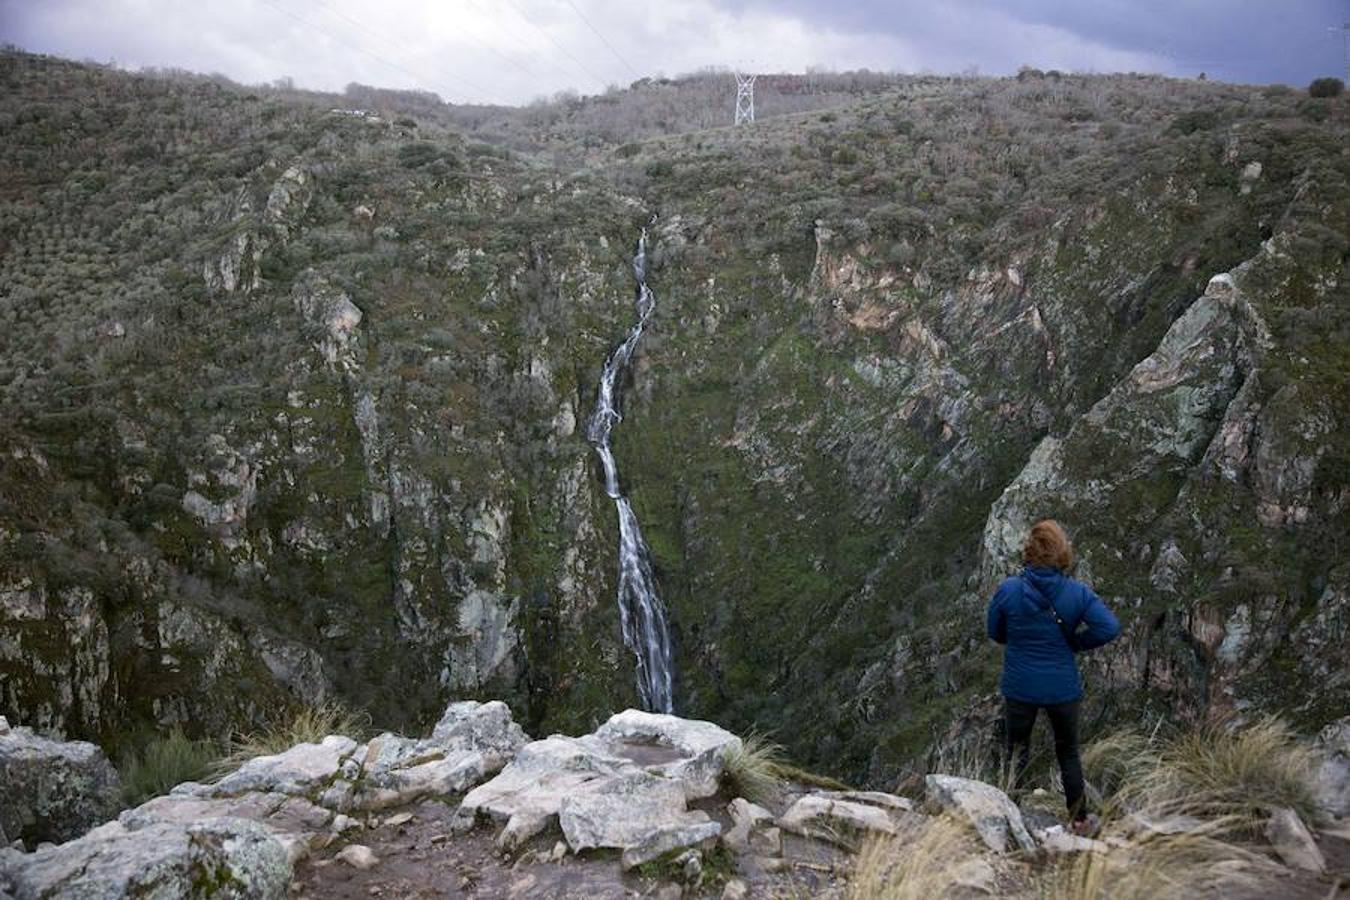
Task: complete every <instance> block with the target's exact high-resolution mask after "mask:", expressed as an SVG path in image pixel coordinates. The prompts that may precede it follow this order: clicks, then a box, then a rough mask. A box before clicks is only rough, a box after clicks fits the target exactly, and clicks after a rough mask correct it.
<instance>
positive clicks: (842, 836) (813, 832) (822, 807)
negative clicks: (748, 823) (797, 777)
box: [778, 794, 905, 847]
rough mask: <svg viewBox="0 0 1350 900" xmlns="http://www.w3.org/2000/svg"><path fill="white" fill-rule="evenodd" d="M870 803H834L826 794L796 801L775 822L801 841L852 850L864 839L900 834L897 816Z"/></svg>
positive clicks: (842, 801)
mask: <svg viewBox="0 0 1350 900" xmlns="http://www.w3.org/2000/svg"><path fill="white" fill-rule="evenodd" d="M904 812H905V811H904V810H891V809H887V808H885V807H881V806H874V805H872V804H869V803H859V802H857V801H854V800H840V799H835V798H834V797H833V796H830V795H829V794H807V795H806V796H804V797H799V798H797V800H796V802H794V803H793V804H792V805H791V806H790V807H788V810H787V812H785V813H783V815H782V816H780V817H779V819H778V827H779V828H782V829H783V830H784V831H790V832H792V833H793V834H799V835H801V836H802V837H809V838H814V839H816V840H822V841H828V842H830V843H832V844H839V845H840V846H844V847H852V846H854V845H855V844H856V843H857V842H858V840H859V838H861V837H864V836H866V835H893V834H898V833H899V831H900V821H899V818H898V815H897V813H900V814H903V813H904Z"/></svg>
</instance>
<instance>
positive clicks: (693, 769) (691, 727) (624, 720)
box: [595, 709, 742, 800]
mask: <svg viewBox="0 0 1350 900" xmlns="http://www.w3.org/2000/svg"><path fill="white" fill-rule="evenodd" d="M595 737H596V738H598V739H599V740H601V741H603V742H605V743H606V744H609V745H610V746H611V747H613V748H615V750H616V751H617V752H618V753H620V754H621V755H626V754H625V748H629V747H631V748H640V747H643V746H651V747H657V748H663V749H667V750H670V751H672V755H673V757H674V758H672V759H670V760H665V761H652V762H649V763H647V765H646V768H647V770H648V771H650V772H655V773H657V774H660V775H664V776H666V777H667V778H674V779H676V780H678V781H680V782H682V783H683V784H684V788H685V794H686V796H687V797H688V798H689V799H690V800H699V799H702V798H704V797H711V796H712V795H713V794H716V793H717V789H718V787H719V785H720V783H721V779H722V771H723V769H724V768H725V765H726V758H727V756H728V755H730V754H732V753H738V752H740V750H741V746H742V744H741V739H740V738H738V737H736V735H734V734H732V733H731V732H729V731H727V730H725V729H723V728H720V727H718V726H717V725H714V724H713V723H712V722H704V721H701V720H698V719H681V718H680V717H679V716H671V715H665V714H663V713H649V712H643V711H641V710H637V709H628V710H624V711H623V712H621V713H617V714H616V715H613V716H611V717H610V719H609V721H608V722H606V723H605V724H603V725H601V726H600V727H599V728H598V729H596V731H595Z"/></svg>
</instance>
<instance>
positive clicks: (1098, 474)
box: [0, 50, 1350, 788]
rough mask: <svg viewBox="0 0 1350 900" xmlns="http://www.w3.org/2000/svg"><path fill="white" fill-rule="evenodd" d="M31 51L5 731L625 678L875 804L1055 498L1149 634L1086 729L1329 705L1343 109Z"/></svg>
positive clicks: (518, 704) (130, 733)
mask: <svg viewBox="0 0 1350 900" xmlns="http://www.w3.org/2000/svg"><path fill="white" fill-rule="evenodd" d="M0 84H2V85H3V87H4V91H3V96H0V128H2V129H3V132H4V133H5V135H6V139H5V140H4V141H3V142H0V171H3V179H0V182H2V183H3V192H2V193H0V459H3V461H4V465H3V469H2V470H0V715H4V716H7V717H8V718H9V720H10V721H11V722H13V723H15V724H16V725H19V724H21V725H24V726H30V727H33V728H35V729H38V730H40V731H43V732H46V733H52V734H59V735H62V736H65V737H69V738H81V739H89V740H95V741H97V742H98V743H100V745H102V746H103V747H105V748H106V749H107V750H108V751H109V752H110V754H112V755H113V756H114V758H116V757H119V756H120V755H121V754H122V753H124V752H130V751H134V750H137V749H139V748H141V747H143V746H145V745H147V744H148V743H150V742H152V741H153V740H155V739H156V738H157V737H159V736H162V735H164V734H167V733H169V732H170V731H171V730H172V729H174V728H179V729H181V730H183V731H184V733H185V734H187V735H189V736H190V737H192V738H201V739H206V740H217V741H222V740H225V739H227V738H229V737H230V736H231V735H233V734H237V733H240V732H249V731H252V730H254V729H257V728H260V727H263V726H264V725H266V724H267V723H268V722H270V721H273V720H275V719H276V718H277V717H279V716H283V715H285V714H287V713H289V712H291V711H293V710H295V709H299V708H314V707H321V706H324V705H325V704H340V705H341V706H343V707H345V708H349V709H352V710H355V711H359V712H361V713H364V714H366V715H369V716H370V718H371V720H372V723H371V724H372V727H373V728H376V729H384V728H388V729H391V730H398V731H401V732H402V733H404V734H425V733H428V732H429V731H430V729H431V728H432V726H433V725H434V724H435V722H436V721H437V719H438V717H439V716H440V715H441V714H442V713H443V712H444V710H445V709H446V707H447V704H448V703H449V702H451V701H458V700H465V701H467V700H478V701H489V700H502V701H505V702H507V703H508V704H509V705H510V708H511V710H512V713H513V715H514V716H515V720H516V721H518V722H519V723H520V725H521V727H522V728H524V730H525V731H526V732H527V733H529V734H531V735H548V734H553V733H567V734H577V735H580V734H587V733H590V732H591V731H593V730H594V728H595V727H597V726H598V725H599V724H600V723H602V722H604V721H606V720H607V719H608V718H609V717H610V716H611V715H612V714H613V713H615V712H617V711H619V710H622V709H625V708H627V707H630V706H631V707H637V706H644V705H645V706H648V707H650V708H651V709H655V710H668V709H675V710H678V711H679V712H680V713H681V715H687V716H690V717H695V718H700V719H708V720H712V721H715V722H717V723H718V725H720V726H721V727H723V728H726V729H728V730H730V731H731V732H734V733H736V734H741V735H744V734H749V733H751V732H754V731H760V732H769V733H772V734H773V735H774V738H775V740H777V741H779V742H780V743H782V744H784V745H785V746H786V747H787V751H788V753H789V754H790V756H791V757H792V758H793V759H794V760H796V761H798V762H800V763H801V764H803V765H809V766H812V767H814V768H815V769H817V770H819V771H822V772H825V773H827V774H829V775H832V776H834V777H837V778H841V779H845V780H847V781H848V782H849V783H851V784H855V785H858V786H883V787H886V788H889V787H890V786H893V785H894V784H896V783H898V782H899V781H901V780H902V779H904V778H907V777H911V776H921V775H923V774H925V773H927V772H928V771H930V769H929V768H928V764H929V763H930V762H931V761H932V760H933V759H935V758H937V757H938V756H939V755H943V754H946V755H947V756H948V757H950V756H951V755H952V754H956V753H960V752H962V751H963V748H965V749H969V750H971V752H975V751H977V750H978V748H979V746H980V743H981V742H982V741H986V742H987V741H988V740H989V738H990V735H991V734H992V730H991V728H990V723H991V720H992V718H993V717H994V715H995V710H996V707H997V696H996V692H997V687H996V678H997V669H998V664H999V658H998V655H997V651H996V650H995V648H994V647H993V646H992V645H990V644H989V643H988V642H987V641H986V640H985V638H984V635H983V633H982V630H981V627H982V614H983V607H984V604H985V602H986V601H987V599H988V596H989V592H990V591H991V590H992V588H993V586H994V585H995V584H996V583H997V581H998V579H999V578H1001V577H1002V576H1003V575H1004V574H1006V573H1007V572H1008V571H1009V570H1010V569H1011V568H1013V567H1015V566H1016V562H1017V561H1016V555H1017V552H1016V551H1017V542H1018V540H1019V534H1020V533H1021V531H1022V530H1023V529H1024V527H1025V525H1026V524H1027V523H1028V522H1029V521H1031V520H1032V519H1034V518H1036V517H1039V516H1054V517H1057V518H1059V519H1060V520H1061V521H1063V522H1064V523H1065V525H1066V527H1067V528H1068V529H1069V531H1070V533H1071V534H1072V536H1073V537H1074V540H1075V543H1076V546H1077V549H1078V551H1079V556H1080V560H1081V561H1080V568H1079V575H1080V576H1081V577H1082V578H1084V580H1087V581H1088V582H1090V583H1091V584H1093V586H1094V588H1095V589H1096V590H1097V591H1098V593H1100V594H1101V596H1102V597H1103V598H1104V600H1105V601H1106V602H1107V603H1108V605H1110V606H1111V607H1112V609H1114V610H1115V611H1116V612H1117V614H1118V615H1119V617H1120V619H1121V621H1122V623H1123V625H1124V629H1125V630H1124V635H1123V637H1122V638H1121V640H1120V641H1118V642H1117V643H1116V644H1113V645H1112V646H1111V647H1110V648H1108V650H1107V651H1106V652H1103V653H1101V654H1099V655H1097V656H1095V657H1094V658H1093V660H1092V662H1091V663H1090V665H1089V666H1088V667H1087V668H1088V671H1087V672H1086V678H1087V679H1088V682H1089V688H1088V690H1089V696H1090V698H1091V700H1090V702H1089V708H1085V711H1084V722H1085V728H1088V729H1091V730H1092V731H1093V733H1100V732H1105V731H1107V730H1110V729H1111V728H1113V727H1115V726H1118V725H1122V724H1140V723H1142V724H1145V725H1151V724H1156V723H1157V722H1159V721H1168V722H1195V721H1199V720H1201V719H1203V718H1205V717H1207V716H1210V715H1219V714H1222V715H1228V716H1234V717H1237V718H1239V719H1248V718H1252V717H1256V716H1259V715H1260V714H1262V713H1264V712H1279V713H1281V714H1282V715H1284V716H1285V717H1287V718H1288V719H1289V720H1290V722H1291V723H1292V725H1293V726H1294V727H1295V728H1296V729H1297V730H1298V731H1300V732H1301V733H1304V734H1312V733H1315V732H1317V731H1319V730H1320V729H1322V728H1323V727H1324V726H1326V725H1327V724H1328V723H1331V722H1334V721H1336V720H1337V719H1339V718H1340V717H1341V716H1343V715H1344V714H1345V710H1346V709H1347V707H1350V668H1348V667H1347V663H1346V660H1345V655H1344V653H1343V652H1341V646H1342V644H1343V638H1344V636H1345V633H1346V627H1347V626H1346V622H1347V596H1348V595H1350V549H1347V543H1346V540H1347V535H1350V427H1347V420H1348V419H1350V403H1348V402H1347V397H1350V375H1347V371H1346V367H1345V360H1346V359H1347V358H1350V312H1347V311H1348V310H1350V302H1348V298H1347V293H1346V292H1347V279H1346V269H1345V267H1346V260H1347V238H1346V235H1347V233H1350V218H1348V217H1350V158H1347V155H1346V152H1345V146H1346V137H1347V133H1346V132H1347V107H1346V100H1345V98H1344V97H1339V98H1338V97H1331V98H1312V97H1308V96H1306V94H1305V92H1303V91H1301V90H1294V89H1290V88H1279V87H1271V86H1268V87H1257V86H1246V85H1231V84H1223V83H1220V82H1212V81H1199V80H1189V79H1172V78H1162V77H1158V76H1146V75H1063V74H1061V73H1054V74H1051V73H1035V72H1030V73H1027V74H1026V75H1025V77H1015V78H940V77H936V76H880V75H876V74H875V73H844V74H839V75H824V74H822V75H820V76H818V77H817V76H813V77H812V79H810V80H805V79H801V78H797V79H796V80H794V77H792V76H783V77H782V78H781V79H775V78H770V77H766V78H763V79H761V82H760V83H759V85H758V87H757V90H758V91H759V92H760V93H759V95H758V97H757V103H758V109H759V112H760V118H759V121H757V122H755V123H754V124H753V126H751V127H742V128H731V127H724V128H723V127H718V128H707V127H703V126H701V125H698V126H697V127H696V124H695V123H697V122H698V121H700V120H699V118H698V117H699V116H700V115H702V112H701V111H702V110H703V109H704V107H705V106H706V102H707V98H708V97H709V96H711V95H713V94H714V93H715V91H717V90H719V88H718V87H717V85H718V84H720V82H719V81H717V78H716V76H714V75H700V76H691V77H689V78H682V79H653V80H650V81H643V82H638V83H635V84H634V85H632V86H630V87H629V88H626V89H623V90H620V91H616V92H615V93H614V94H613V95H606V96H601V97H593V98H584V99H566V98H564V99H561V100H559V101H557V102H555V103H549V104H542V105H539V106H536V107H531V108H522V109H513V108H496V107H452V106H446V105H444V104H431V103H429V102H428V101H427V98H426V97H422V96H418V95H411V96H409V95H407V94H406V93H400V92H379V91H375V90H373V89H367V90H366V91H365V92H363V93H362V97H363V98H364V99H362V101H361V102H362V103H363V104H365V105H366V106H369V107H370V109H368V110H366V113H367V114H365V115H351V114H346V113H344V112H342V111H343V110H349V109H350V107H352V106H353V105H355V101H353V100H351V99H350V98H344V97H342V96H337V95H330V94H319V93H310V92H304V91H297V90H289V89H281V88H250V87H246V86H241V85H236V84H231V83H229V82H226V81H222V80H220V79H214V78H210V77H206V76H191V75H188V74H185V73H159V74H154V73H148V74H142V75H136V74H132V73H128V72H124V71H119V70H117V69H114V68H110V67H105V66H98V65H89V64H80V63H73V62H69V61H64V60H59V59H55V58H52V57H43V56H36V55H32V54H26V53H22V52H19V51H14V50H6V51H4V52H3V53H2V54H0ZM776 102H777V103H780V104H781V105H780V107H779V112H778V113H775V106H774V104H775V103H776ZM363 108H364V107H363ZM334 110H338V112H334ZM656 209H659V210H661V211H662V216H661V218H660V219H658V220H656V221H652V220H651V218H650V212H651V210H656ZM644 227H645V229H646V231H645V232H641V233H643V234H644V237H643V239H641V240H640V241H639V243H638V247H637V258H636V260H635V259H634V258H633V256H632V250H631V247H632V238H633V235H634V234H635V233H639V232H640V230H641V229H643V228H644ZM635 276H636V282H637V286H636V290H635V293H636V300H637V309H636V315H637V321H636V323H634V321H633V315H634V310H633V307H632V305H631V304H630V303H629V302H628V298H629V297H630V296H633V295H632V294H630V291H633V290H634V288H633V281H634V277H635ZM649 280H650V282H651V283H652V284H654V285H656V286H657V287H658V288H659V291H660V298H661V302H660V304H657V303H656V302H655V298H654V296H653V295H652V294H651V292H650V291H649V289H648V287H647V284H648V281H649ZM618 335H626V338H625V339H624V340H623V341H622V342H621V343H620V344H619V345H618V347H617V348H616V347H615V346H614V343H613V342H614V339H615V337H616V336H618ZM600 360H604V364H603V366H597V362H598V361H600ZM621 394H622V404H620V395H621ZM620 408H622V414H623V423H622V426H623V427H622V428H621V429H619V430H618V431H617V432H616V431H615V430H614V429H615V428H616V426H617V423H618V413H619V411H620ZM591 410H593V412H592V414H591V415H590V416H589V417H588V416H587V411H591ZM616 434H617V435H619V437H616V438H615V439H614V440H613V442H612V443H611V437H612V436H613V435H616ZM597 458H598V459H599V461H600V466H599V468H600V469H601V472H602V477H601V478H598V477H597V476H596V468H597V467H596V459H597ZM620 471H621V472H622V473H623V476H624V480H623V482H622V483H620V480H619V472H620ZM639 521H640V522H641V529H639V527H638V522H639ZM616 533H617V534H618V535H619V540H618V542H617V544H616V542H615V541H614V539H613V535H615V534H616ZM658 585H659V595H658V590H657V586H658ZM616 598H617V599H618V602H617V603H616V602H615V601H616ZM635 654H636V655H637V659H638V661H639V662H637V663H635V659H634V656H635ZM635 676H636V677H635Z"/></svg>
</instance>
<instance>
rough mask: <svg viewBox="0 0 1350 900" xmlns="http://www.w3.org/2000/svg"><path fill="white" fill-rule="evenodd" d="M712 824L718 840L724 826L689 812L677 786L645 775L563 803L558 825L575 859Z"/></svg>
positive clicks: (592, 789) (608, 781) (605, 782)
mask: <svg viewBox="0 0 1350 900" xmlns="http://www.w3.org/2000/svg"><path fill="white" fill-rule="evenodd" d="M709 824H711V826H712V835H713V836H714V837H716V836H717V835H718V834H719V833H720V832H721V830H722V827H721V825H719V824H717V823H716V822H711V823H710V822H709V820H708V816H707V815H706V814H704V813H701V812H690V811H688V810H686V808H685V800H684V789H683V787H682V786H681V785H680V783H679V782H678V781H672V780H671V779H669V778H663V777H662V776H660V775H653V774H652V773H650V772H645V771H641V770H639V771H636V772H632V773H628V774H624V775H621V776H618V777H616V778H612V779H606V780H603V781H600V782H597V783H595V784H593V785H592V786H591V787H590V789H588V790H586V791H583V792H581V793H578V794H576V795H574V796H570V797H564V798H563V801H562V804H561V805H560V806H559V808H558V825H559V826H560V827H561V828H562V832H563V837H565V838H566V839H567V844H568V846H569V847H571V848H572V852H573V853H580V852H581V851H583V850H591V849H595V848H600V847H608V848H614V849H620V850H622V849H626V848H631V847H636V846H639V845H644V844H646V843H648V842H649V841H650V840H651V839H652V836H653V835H654V834H657V833H660V832H669V833H676V832H679V830H680V829H686V828H694V827H702V828H704V829H705V830H706V826H708V825H709ZM699 840H702V838H700V839H699ZM667 849H669V848H667ZM644 861H645V860H644Z"/></svg>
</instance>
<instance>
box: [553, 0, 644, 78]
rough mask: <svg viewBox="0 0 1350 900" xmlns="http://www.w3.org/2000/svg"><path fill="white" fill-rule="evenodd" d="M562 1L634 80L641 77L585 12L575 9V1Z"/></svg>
mask: <svg viewBox="0 0 1350 900" xmlns="http://www.w3.org/2000/svg"><path fill="white" fill-rule="evenodd" d="M563 2H564V3H566V4H567V5H568V6H570V7H572V12H574V13H576V14H577V17H578V18H580V19H581V21H583V22H585V23H586V27H587V28H589V29H590V30H591V32H592V33H593V34H594V35H595V36H596V37H598V38H599V39H600V42H601V43H602V44H604V45H605V46H606V47H608V48H609V52H610V53H613V54H614V58H615V59H617V60H618V61H619V62H621V63H623V64H624V66H625V67H626V68H627V69H628V71H629V72H631V73H633V78H634V80H638V79H640V78H642V76H641V75H639V74H638V71H637V69H635V68H633V67H632V66H630V65H628V60H626V59H624V58H623V56H622V55H621V54H620V53H619V51H618V50H616V49H614V45H613V44H611V43H610V42H609V41H608V40H607V39H606V38H605V36H604V35H603V34H601V33H600V32H599V31H598V30H597V29H596V27H595V26H594V25H592V24H591V20H590V19H588V18H586V14H585V13H583V12H582V11H581V10H579V9H577V5H576V4H575V3H573V2H572V0H563Z"/></svg>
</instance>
